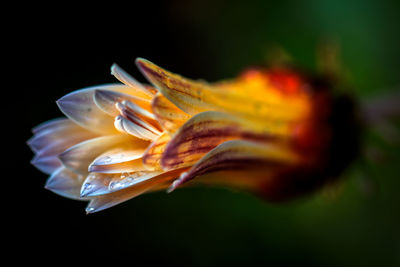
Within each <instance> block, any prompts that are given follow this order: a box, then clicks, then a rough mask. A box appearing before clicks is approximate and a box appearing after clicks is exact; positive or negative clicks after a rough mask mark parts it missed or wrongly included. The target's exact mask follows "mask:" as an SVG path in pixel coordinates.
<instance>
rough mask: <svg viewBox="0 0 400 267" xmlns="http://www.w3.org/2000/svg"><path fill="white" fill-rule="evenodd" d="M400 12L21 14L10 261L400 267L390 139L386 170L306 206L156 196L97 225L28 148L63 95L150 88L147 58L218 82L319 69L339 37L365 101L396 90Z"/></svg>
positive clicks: (115, 8) (394, 8) (205, 191)
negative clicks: (278, 59)
mask: <svg viewBox="0 0 400 267" xmlns="http://www.w3.org/2000/svg"><path fill="white" fill-rule="evenodd" d="M399 10H400V4H399V2H398V1H371V0H370V1H368V0H366V1H333V0H332V1H317V0H307V1H261V0H259V1H222V0H220V1H211V0H203V1H192V0H190V1H184V0H180V1H177V0H174V1H166V2H161V1H160V2H154V1H141V2H138V1H132V3H131V4H121V3H117V2H107V3H104V4H99V3H93V4H92V5H85V6H84V5H83V3H79V4H73V3H72V2H57V4H46V5H45V4H43V5H41V4H38V3H35V4H24V5H22V4H21V6H14V7H12V8H11V9H10V10H9V11H10V12H12V16H11V17H12V18H10V19H8V20H7V22H6V23H4V24H3V25H4V26H5V28H6V34H7V35H6V38H4V40H3V43H5V44H7V45H8V46H7V49H4V50H3V55H4V57H7V58H11V60H10V61H9V63H7V64H6V66H5V67H6V68H7V70H8V72H7V76H6V77H3V79H4V80H5V81H8V82H10V83H11V85H8V86H7V88H4V90H3V91H5V92H6V95H3V99H4V100H5V101H4V102H3V107H5V109H6V110H5V112H3V116H4V118H5V119H6V120H4V123H5V125H4V129H3V131H6V132H7V139H5V140H4V143H5V144H6V146H4V147H5V148H6V151H5V155H4V156H5V161H4V160H3V162H5V163H6V164H5V166H4V168H5V170H6V172H5V175H4V177H3V178H4V184H3V188H4V191H5V192H6V193H7V194H5V196H6V200H5V201H4V202H3V206H4V209H5V210H6V211H7V213H4V214H3V215H2V217H3V220H5V221H6V222H7V223H8V224H7V227H5V228H4V229H3V235H4V236H6V237H7V238H6V239H5V243H6V247H7V250H6V253H5V254H7V255H11V252H16V254H15V255H16V256H14V257H13V258H12V259H13V260H14V261H20V260H28V261H29V262H31V263H53V264H60V263H76V264H98V263H126V264H131V265H134V264H136V265H141V264H143V263H145V264H152V263H157V264H163V265H184V266H236V265H238V266H239V265H270V266H282V265H298V266H303V265H304V266H399V265H400V227H399V225H400V214H399V211H400V202H399V201H400V194H399V193H398V192H399V188H400V181H399V167H398V166H397V165H398V157H399V155H400V153H399V149H398V146H395V145H393V144H387V143H384V142H382V141H381V140H379V142H380V143H381V144H382V145H383V147H384V148H385V149H386V153H387V158H386V159H387V160H386V161H384V162H383V163H381V164H380V165H376V164H371V163H366V164H364V165H362V164H359V163H357V164H355V165H354V166H353V167H352V168H350V169H349V170H348V172H347V173H346V175H345V176H346V178H347V179H344V180H343V182H342V183H340V185H338V186H336V187H335V188H333V189H330V190H327V191H326V190H325V191H323V192H320V193H318V194H316V195H312V196H308V197H306V198H305V199H301V200H299V201H295V202H292V203H288V204H284V205H277V204H270V203H265V202H263V201H262V200H260V199H257V198H255V197H253V196H249V195H247V194H244V193H239V192H232V191H230V190H226V189H212V188H193V189H185V190H177V191H176V192H174V193H173V194H170V195H167V194H166V193H165V192H159V193H153V194H148V195H143V196H140V197H138V198H136V199H133V200H131V201H128V202H126V203H123V204H121V205H118V206H116V207H114V208H112V209H109V210H106V211H103V212H100V213H97V214H92V215H86V214H85V212H84V208H85V205H86V203H83V202H76V201H72V200H69V199H64V198H62V197H59V196H57V195H55V194H53V193H51V192H49V191H46V190H45V189H44V188H43V186H44V183H45V180H46V178H47V177H46V175H45V174H42V173H41V172H39V171H37V170H36V169H35V168H34V167H32V166H31V165H30V164H29V161H30V160H31V158H32V156H33V154H32V152H31V151H30V150H29V148H28V147H27V146H26V144H25V142H26V140H28V139H29V138H30V136H31V133H30V129H31V128H32V127H34V126H35V125H37V124H39V123H41V122H43V121H46V120H48V119H51V118H54V117H59V116H61V112H60V111H59V110H58V109H57V107H56V105H55V101H56V100H57V99H58V98H60V97H62V96H63V95H65V94H66V93H68V92H71V91H72V90H76V89H79V88H82V87H86V86H90V85H95V84H102V83H109V82H114V81H115V79H114V78H113V77H112V76H111V75H110V66H111V64H112V63H114V62H116V63H118V64H119V65H120V66H121V67H123V68H124V69H125V70H127V71H128V72H129V73H131V74H132V75H133V76H134V77H136V78H137V79H138V80H139V81H142V82H144V81H145V80H144V78H143V77H142V76H141V74H140V73H139V71H138V70H137V69H136V67H135V65H134V59H135V58H136V57H144V58H146V59H149V60H151V61H153V62H155V63H156V64H159V65H160V66H163V67H165V68H167V69H169V70H171V71H173V72H177V73H180V74H182V75H184V76H187V77H190V78H204V79H206V80H209V81H216V80H219V79H222V78H227V77H233V76H235V75H236V74H237V73H238V72H240V71H241V70H243V69H244V68H245V67H246V66H248V65H251V64H255V63H259V62H262V61H265V59H266V58H267V55H268V51H270V49H272V48H273V47H276V46H280V47H282V48H283V49H285V50H286V51H287V52H288V53H289V54H290V55H291V56H292V57H293V58H294V59H295V62H296V63H297V64H298V65H300V66H302V67H304V68H307V69H310V70H314V69H315V54H316V48H317V46H318V44H319V43H320V42H321V41H324V40H332V41H334V42H336V43H338V44H339V45H340V50H341V54H342V60H343V65H344V66H345V72H346V77H347V79H348V81H349V82H350V84H351V85H352V86H353V88H354V89H353V90H354V94H355V95H356V96H357V97H358V98H364V97H368V96H371V95H375V94H381V93H384V92H386V91H388V90H389V89H390V88H393V87H395V86H397V85H398V84H400V76H399V74H400V61H399V59H400V52H399V47H400V37H399V36H400V35H399V25H400V24H399V22H400V18H399ZM8 135H10V136H8ZM378 139H379V138H378ZM363 170H367V174H366V173H365V172H364V171H363ZM9 234H10V235H9ZM3 240H4V239H3Z"/></svg>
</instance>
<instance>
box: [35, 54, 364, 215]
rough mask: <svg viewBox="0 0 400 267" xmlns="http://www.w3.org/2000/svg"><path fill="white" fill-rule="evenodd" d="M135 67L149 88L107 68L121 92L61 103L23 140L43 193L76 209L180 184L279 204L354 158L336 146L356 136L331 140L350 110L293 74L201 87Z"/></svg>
mask: <svg viewBox="0 0 400 267" xmlns="http://www.w3.org/2000/svg"><path fill="white" fill-rule="evenodd" d="M136 63H137V65H138V67H139V68H140V70H141V71H142V73H143V74H144V75H145V76H146V78H147V79H148V80H149V81H150V82H151V84H152V85H153V86H149V85H142V84H140V83H138V82H137V81H136V80H135V79H133V78H132V77H131V76H130V75H128V74H127V73H125V72H124V71H123V70H122V69H120V68H119V67H118V66H117V65H113V66H112V68H111V72H112V74H113V75H114V76H115V77H116V78H117V79H118V80H119V81H121V82H122V84H110V85H101V86H94V87H90V88H85V89H81V90H78V91H75V92H72V93H70V94H68V95H66V96H64V97H62V98H61V99H60V100H58V101H57V104H58V106H59V108H60V109H61V111H62V112H63V113H64V114H65V115H66V116H67V118H62V119H56V120H52V121H49V122H46V123H44V124H42V125H39V126H38V127H36V128H34V129H33V133H34V136H33V137H32V138H31V139H30V140H29V141H28V144H29V145H30V146H31V148H32V150H33V151H34V152H35V154H36V155H35V157H34V159H33V160H32V163H33V164H34V165H35V166H36V167H37V168H38V169H40V170H41V171H43V172H45V173H48V174H50V175H51V176H50V178H49V179H48V181H47V183H46V188H47V189H49V190H51V191H53V192H55V193H58V194H60V195H63V196H66V197H70V198H73V199H79V200H88V201H89V205H88V207H87V209H86V211H87V212H88V213H90V212H96V211H100V210H103V209H106V208H109V207H111V206H114V205H116V204H118V203H121V202H123V201H126V200H128V199H130V198H133V197H135V196H137V195H140V194H142V193H145V192H151V191H155V190H161V189H167V188H168V191H170V192H171V191H173V190H175V189H176V188H177V187H179V186H181V185H191V184H192V185H195V184H205V185H222V186H228V187H232V188H238V189H242V190H247V191H251V192H254V193H256V194H259V195H260V196H263V197H265V198H267V199H270V200H281V199H288V198H292V197H295V196H297V195H299V194H301V193H304V192H308V191H310V190H313V189H315V188H316V187H318V186H319V185H321V184H322V183H323V182H325V181H326V180H329V179H330V178H333V177H336V176H338V174H339V172H340V171H341V170H342V169H344V168H345V166H346V165H347V164H348V163H349V162H350V161H351V159H352V158H353V157H354V155H355V153H354V152H352V151H350V150H348V152H347V154H346V155H340V153H342V152H343V145H342V144H341V142H344V144H350V143H352V142H353V143H354V144H352V147H354V148H356V146H355V144H356V142H355V140H357V134H356V131H353V133H351V134H348V136H346V135H343V133H342V132H341V129H342V128H343V127H342V126H343V125H352V123H353V121H354V120H353V118H354V116H353V114H354V113H353V109H352V108H353V106H352V104H351V103H350V102H346V101H344V102H343V100H344V99H346V98H338V97H334V96H333V95H332V92H331V88H330V87H329V86H325V85H323V84H320V83H316V82H315V81H313V80H311V79H309V78H307V77H306V76H304V75H301V74H300V73H298V72H295V71H292V70H290V69H262V68H254V69H251V70H248V71H246V72H244V73H243V74H242V75H240V76H239V77H237V78H235V79H232V80H226V81H222V82H218V83H215V84H209V83H206V82H203V81H193V80H189V79H186V78H183V77H181V76H179V75H176V74H173V73H171V72H168V71H166V70H164V69H162V68H160V67H158V66H156V65H154V64H153V63H151V62H149V61H147V60H144V59H137V61H136ZM340 101H342V102H343V103H346V104H347V105H344V106H343V105H340V107H341V109H342V108H343V107H346V108H347V110H346V109H345V110H341V112H342V113H340V112H338V111H337V108H336V106H337V105H336V104H335V103H338V102H340ZM337 114H340V118H339V119H338V118H337ZM353 128H354V127H353ZM338 137H339V139H340V140H339V139H338ZM338 140H339V141H338ZM347 149H348V148H347ZM353 150H354V151H356V149H353ZM338 155H340V156H341V157H343V160H341V161H332V159H333V158H332V157H336V156H338ZM332 162H334V163H332ZM194 178H196V179H194ZM189 181H190V182H189Z"/></svg>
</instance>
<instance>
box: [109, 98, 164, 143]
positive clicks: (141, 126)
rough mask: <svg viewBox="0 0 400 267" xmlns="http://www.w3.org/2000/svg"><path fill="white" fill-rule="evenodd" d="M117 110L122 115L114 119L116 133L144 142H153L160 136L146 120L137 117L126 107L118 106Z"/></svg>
mask: <svg viewBox="0 0 400 267" xmlns="http://www.w3.org/2000/svg"><path fill="white" fill-rule="evenodd" d="M118 108H119V110H120V112H121V113H122V115H119V116H117V117H115V121H114V126H115V128H116V129H117V130H118V131H120V132H122V133H127V134H130V135H133V136H136V137H138V138H140V139H144V140H153V139H155V138H157V137H158V136H159V135H160V134H161V132H160V131H159V130H158V129H157V128H155V127H154V126H153V125H152V124H151V123H149V121H148V120H144V119H142V118H141V117H139V116H137V115H136V114H135V113H134V112H133V111H132V110H131V109H130V108H129V107H127V106H126V105H123V104H119V105H118Z"/></svg>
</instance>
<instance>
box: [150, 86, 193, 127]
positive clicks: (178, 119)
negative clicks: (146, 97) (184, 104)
mask: <svg viewBox="0 0 400 267" xmlns="http://www.w3.org/2000/svg"><path fill="white" fill-rule="evenodd" d="M151 105H152V110H153V113H154V115H155V116H156V119H157V121H158V123H159V124H160V125H161V127H162V128H163V129H164V130H166V131H168V132H169V133H174V132H175V131H177V130H178V129H179V127H180V126H182V125H183V124H184V123H185V122H186V121H187V120H188V119H189V118H190V117H191V116H190V115H189V114H187V113H185V112H183V111H182V110H180V109H179V108H177V107H176V106H175V105H174V104H173V103H172V102H171V101H169V100H168V99H167V98H166V97H165V96H163V95H162V94H160V93H158V94H157V95H156V96H155V97H154V98H153V101H152V103H151Z"/></svg>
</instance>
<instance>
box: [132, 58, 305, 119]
mask: <svg viewBox="0 0 400 267" xmlns="http://www.w3.org/2000/svg"><path fill="white" fill-rule="evenodd" d="M136 63H137V65H138V67H139V68H140V70H141V71H142V72H143V74H144V75H145V76H146V77H147V78H148V79H149V81H150V82H151V83H152V84H153V85H154V86H156V87H157V89H159V91H160V92H161V93H162V94H163V95H164V96H165V97H166V98H168V100H170V101H171V102H172V103H174V104H175V105H176V106H177V107H179V108H180V109H182V110H183V111H185V112H186V113H188V114H190V115H195V114H197V113H199V112H203V111H206V110H217V111H225V112H229V113H233V114H236V115H238V116H249V117H258V118H262V119H268V120H276V121H295V120H298V119H301V118H304V117H306V116H307V115H308V114H309V111H310V103H309V97H308V95H307V94H297V95H294V96H293V97H291V96H287V95H283V94H281V93H280V92H279V91H278V90H271V89H269V88H268V84H261V85H258V86H254V84H252V80H250V81H248V80H244V81H243V80H239V81H236V80H233V81H231V82H230V83H229V84H230V85H229V87H231V88H232V90H227V89H226V88H222V87H223V86H221V85H219V84H217V85H214V86H212V85H210V84H207V83H205V82H200V81H193V80H190V79H187V78H184V77H182V76H180V75H177V74H174V73H171V72H169V71H167V70H164V69H162V68H160V67H159V66H157V65H155V64H153V63H151V62H150V61H148V60H145V59H137V60H136ZM227 86H228V85H225V87H227ZM221 88H222V89H221ZM246 88H249V90H245V89H246Z"/></svg>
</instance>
